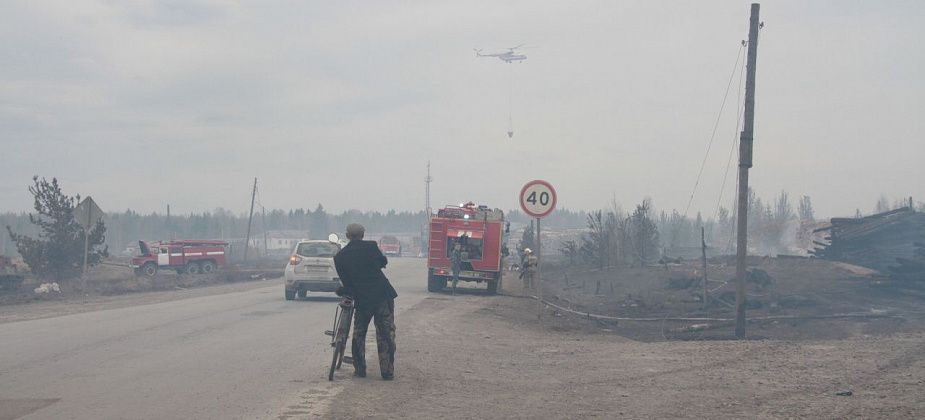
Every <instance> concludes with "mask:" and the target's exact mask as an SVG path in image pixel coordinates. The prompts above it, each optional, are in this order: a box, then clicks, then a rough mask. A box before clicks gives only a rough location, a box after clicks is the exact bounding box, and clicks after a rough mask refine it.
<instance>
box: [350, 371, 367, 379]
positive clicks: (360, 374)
mask: <svg viewBox="0 0 925 420" xmlns="http://www.w3.org/2000/svg"><path fill="white" fill-rule="evenodd" d="M353 376H354V377H355V378H365V377H366V372H361V371H358V370H356V371H353Z"/></svg>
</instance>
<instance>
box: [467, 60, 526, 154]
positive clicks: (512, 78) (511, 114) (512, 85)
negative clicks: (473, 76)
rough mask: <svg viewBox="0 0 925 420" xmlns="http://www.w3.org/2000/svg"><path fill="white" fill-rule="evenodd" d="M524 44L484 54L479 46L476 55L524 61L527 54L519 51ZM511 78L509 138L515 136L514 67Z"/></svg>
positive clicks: (508, 121)
mask: <svg viewBox="0 0 925 420" xmlns="http://www.w3.org/2000/svg"><path fill="white" fill-rule="evenodd" d="M523 46H524V44H520V45H518V46H516V47H510V48H507V51H504V52H499V53H487V54H482V50H481V49H479V48H474V50H475V56H476V57H496V58H498V59H499V60H501V61H504V62H505V63H507V64H511V63H514V62H518V63H520V62H523V61H524V60H526V59H527V56H526V55H525V54H522V53H519V52H517V50H518V49H520V48H523ZM510 76H511V80H510V82H509V91H508V97H507V102H508V115H507V124H508V125H507V138H512V137H514V68H513V67H511V74H510Z"/></svg>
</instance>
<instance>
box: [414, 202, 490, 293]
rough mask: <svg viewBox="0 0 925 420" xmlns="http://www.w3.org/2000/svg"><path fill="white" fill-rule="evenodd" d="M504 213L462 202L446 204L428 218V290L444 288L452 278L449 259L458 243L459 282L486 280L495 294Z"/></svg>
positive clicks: (451, 266)
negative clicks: (460, 258) (459, 255)
mask: <svg viewBox="0 0 925 420" xmlns="http://www.w3.org/2000/svg"><path fill="white" fill-rule="evenodd" d="M504 227H505V222H504V212H502V211H501V210H500V209H489V208H488V207H487V206H476V205H475V204H473V203H471V202H470V203H465V204H462V205H460V206H447V207H445V208H443V209H440V210H439V211H437V214H436V215H432V216H431V219H430V234H429V236H430V239H429V246H428V249H429V252H428V257H427V290H428V291H430V292H437V291H440V290H443V289H444V288H445V287H446V285H447V283H448V282H450V281H452V279H453V271H452V269H453V263H452V261H451V260H450V257H451V253H452V252H453V247H454V246H455V245H456V244H459V245H460V247H461V250H462V254H463V261H462V264H461V265H462V267H461V269H460V272H459V280H460V281H470V282H472V281H474V282H477V283H483V282H484V283H487V285H488V292H489V293H491V294H494V293H497V291H498V286H499V284H500V283H501V273H502V270H501V258H502V247H503V243H504V236H505V231H504Z"/></svg>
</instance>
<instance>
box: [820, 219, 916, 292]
mask: <svg viewBox="0 0 925 420" xmlns="http://www.w3.org/2000/svg"><path fill="white" fill-rule="evenodd" d="M815 232H827V233H828V236H826V237H825V240H826V241H828V243H824V242H819V241H814V243H815V245H816V246H817V248H816V249H815V250H813V251H810V254H812V255H814V256H816V257H817V258H824V259H827V260H833V261H841V262H846V263H849V264H854V265H860V266H862V267H867V268H872V269H874V270H878V271H880V272H882V273H885V274H891V276H893V278H894V279H895V280H916V281H923V280H925V247H923V246H922V245H923V243H925V213H919V212H916V211H915V210H913V209H912V208H911V207H904V208H901V209H896V210H893V211H888V212H885V213H879V214H874V215H871V216H867V217H860V218H834V219H832V222H831V225H830V226H827V227H824V228H820V229H816V230H815Z"/></svg>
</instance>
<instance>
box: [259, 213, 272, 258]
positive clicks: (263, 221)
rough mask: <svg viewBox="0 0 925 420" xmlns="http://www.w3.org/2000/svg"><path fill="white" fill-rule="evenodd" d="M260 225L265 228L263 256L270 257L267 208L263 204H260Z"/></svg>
mask: <svg viewBox="0 0 925 420" xmlns="http://www.w3.org/2000/svg"><path fill="white" fill-rule="evenodd" d="M260 224H261V225H262V226H263V256H264V257H266V256H267V255H270V250H269V247H268V246H267V208H266V207H264V206H263V203H261V204H260Z"/></svg>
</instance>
